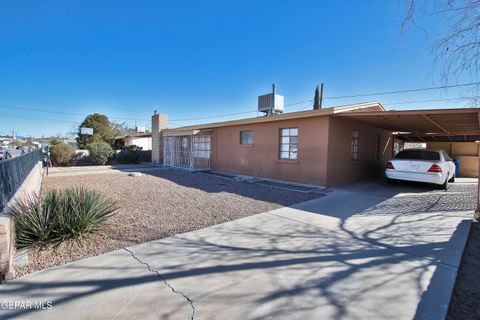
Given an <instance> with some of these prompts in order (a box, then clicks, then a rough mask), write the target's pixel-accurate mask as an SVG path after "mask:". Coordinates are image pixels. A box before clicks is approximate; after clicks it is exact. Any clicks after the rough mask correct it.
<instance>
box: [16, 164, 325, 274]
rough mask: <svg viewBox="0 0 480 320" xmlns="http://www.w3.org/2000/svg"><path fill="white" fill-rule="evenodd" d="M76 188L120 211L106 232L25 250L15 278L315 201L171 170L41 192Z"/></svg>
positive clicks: (93, 179) (74, 180) (87, 178)
mask: <svg viewBox="0 0 480 320" xmlns="http://www.w3.org/2000/svg"><path fill="white" fill-rule="evenodd" d="M80 185H81V186H85V187H87V188H92V189H95V190H99V191H101V192H104V193H105V194H106V195H107V196H109V197H112V198H114V199H116V200H117V201H118V204H119V206H120V210H118V212H117V214H116V215H115V216H114V217H113V218H111V223H110V228H109V229H108V230H107V231H105V232H104V233H102V234H98V235H95V236H91V237H89V238H88V239H85V240H83V241H81V242H68V243H65V244H63V245H61V246H59V247H57V248H55V249H53V248H47V249H43V250H31V251H30V252H29V265H28V266H27V267H24V268H22V269H20V270H18V274H19V275H23V274H26V273H29V272H32V271H36V270H41V269H44V268H48V267H52V266H56V265H60V264H63V263H66V262H70V261H74V260H77V259H80V258H83V257H88V256H93V255H99V254H102V253H105V252H108V251H112V250H115V249H119V248H123V247H126V246H130V245H134V244H138V243H143V242H147V241H150V240H154V239H160V238H164V237H168V236H171V235H174V234H178V233H183V232H187V231H192V230H196V229H201V228H205V227H208V226H211V225H214V224H218V223H222V222H226V221H230V220H235V219H239V218H242V217H246V216H249V215H253V214H256V213H260V212H265V211H269V210H272V209H276V208H279V207H282V206H288V205H292V204H294V203H298V202H301V201H306V200H309V199H313V198H316V197H318V196H319V194H308V193H301V192H295V191H289V190H284V189H278V188H273V187H268V186H263V185H258V184H253V183H248V182H240V181H234V180H229V179H223V178H220V177H213V176H207V175H204V174H193V173H188V172H183V171H173V170H159V171H150V172H147V173H144V174H143V175H142V176H139V177H131V176H128V174H127V173H111V174H95V175H84V176H73V177H47V178H45V179H44V181H43V187H42V188H43V190H47V189H52V188H65V187H68V186H80Z"/></svg>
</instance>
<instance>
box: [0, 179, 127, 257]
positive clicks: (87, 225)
mask: <svg viewBox="0 0 480 320" xmlns="http://www.w3.org/2000/svg"><path fill="white" fill-rule="evenodd" d="M117 209H118V206H117V203H116V201H114V200H112V199H110V198H107V197H105V196H104V195H103V194H101V193H99V192H96V191H92V190H88V189H86V188H83V187H74V188H67V189H65V190H49V191H47V192H46V193H45V194H44V195H43V196H42V197H41V198H40V199H38V198H37V197H30V198H27V200H26V201H24V202H20V203H17V204H16V205H14V206H12V207H10V208H8V211H9V213H10V215H11V216H12V218H13V222H14V228H15V237H16V246H17V248H18V249H24V248H30V247H32V246H42V245H46V244H54V245H57V244H60V243H61V242H63V241H65V240H68V239H76V238H79V237H82V236H84V235H86V234H88V233H92V232H96V231H99V230H101V229H103V228H104V227H106V225H107V222H108V218H109V217H110V216H112V215H113V214H114V212H115V211H116V210H117Z"/></svg>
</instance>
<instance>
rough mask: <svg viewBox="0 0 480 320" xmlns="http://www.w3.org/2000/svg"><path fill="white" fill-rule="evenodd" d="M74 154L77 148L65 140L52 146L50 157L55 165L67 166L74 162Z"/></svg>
mask: <svg viewBox="0 0 480 320" xmlns="http://www.w3.org/2000/svg"><path fill="white" fill-rule="evenodd" d="M74 156H75V149H74V148H73V147H71V146H69V145H68V144H65V143H63V142H62V143H58V144H55V145H53V146H52V147H51V148H50V159H51V160H52V164H53V165H54V166H67V165H69V164H70V163H72V160H73V157H74Z"/></svg>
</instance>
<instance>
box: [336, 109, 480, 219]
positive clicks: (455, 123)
mask: <svg viewBox="0 0 480 320" xmlns="http://www.w3.org/2000/svg"><path fill="white" fill-rule="evenodd" d="M335 117H340V118H344V119H345V118H346V119H350V120H352V121H356V122H360V123H363V124H366V125H369V126H373V127H376V128H381V129H385V130H389V131H392V132H393V138H394V142H395V143H394V144H393V145H396V146H399V148H400V149H402V147H403V144H404V143H405V142H419V143H426V145H427V148H431V149H443V150H445V151H447V152H448V153H449V154H450V155H452V156H454V157H455V158H457V159H459V160H460V161H461V164H462V165H463V171H464V173H465V174H464V175H466V176H470V177H479V172H480V161H479V156H480V143H479V141H480V109H479V108H463V109H458V108H457V109H426V110H405V111H374V112H369V111H364V112H362V111H359V112H345V113H340V114H337V115H335ZM392 152H393V150H392ZM461 171H462V169H461ZM479 181H480V177H479ZM479 185H480V184H479ZM479 209H480V201H479V199H478V194H477V210H479Z"/></svg>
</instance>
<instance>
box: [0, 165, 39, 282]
mask: <svg viewBox="0 0 480 320" xmlns="http://www.w3.org/2000/svg"><path fill="white" fill-rule="evenodd" d="M42 174H43V169H42V163H41V162H38V163H37V164H36V165H35V167H33V169H32V171H30V173H29V175H28V176H27V178H26V179H25V181H23V183H22V185H21V186H20V189H18V191H17V192H15V194H14V195H13V197H12V199H10V201H9V202H8V204H7V207H8V206H11V205H14V204H15V202H16V201H20V202H21V201H24V200H25V199H26V198H27V197H28V196H31V195H33V194H36V195H38V194H39V193H40V187H41V182H42ZM14 254H15V250H14V238H13V224H12V221H11V218H10V216H8V215H6V214H4V213H1V212H0V272H1V273H2V274H3V275H4V276H5V278H6V279H11V278H13V277H14V276H15V270H14V268H13V257H14Z"/></svg>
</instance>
